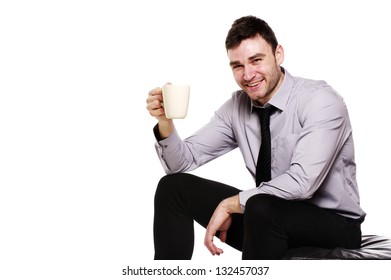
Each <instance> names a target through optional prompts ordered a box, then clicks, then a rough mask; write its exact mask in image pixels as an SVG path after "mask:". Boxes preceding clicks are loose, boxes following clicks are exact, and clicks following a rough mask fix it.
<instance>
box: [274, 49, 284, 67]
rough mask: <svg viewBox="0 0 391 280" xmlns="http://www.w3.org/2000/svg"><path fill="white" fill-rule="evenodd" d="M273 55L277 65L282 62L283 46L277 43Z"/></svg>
mask: <svg viewBox="0 0 391 280" xmlns="http://www.w3.org/2000/svg"><path fill="white" fill-rule="evenodd" d="M275 57H276V62H277V64H278V65H281V64H282V63H283V62H284V48H283V47H282V46H281V45H277V48H276V54H275Z"/></svg>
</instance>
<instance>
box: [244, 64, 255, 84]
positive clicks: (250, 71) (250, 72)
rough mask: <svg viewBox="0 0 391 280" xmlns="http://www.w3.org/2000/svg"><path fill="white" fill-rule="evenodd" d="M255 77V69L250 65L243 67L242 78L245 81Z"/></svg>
mask: <svg viewBox="0 0 391 280" xmlns="http://www.w3.org/2000/svg"><path fill="white" fill-rule="evenodd" d="M254 77H255V69H254V68H253V67H251V66H249V65H248V66H246V67H244V72H243V79H244V80H246V81H251V80H252V79H253V78H254Z"/></svg>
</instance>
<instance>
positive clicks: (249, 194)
mask: <svg viewBox="0 0 391 280" xmlns="http://www.w3.org/2000/svg"><path fill="white" fill-rule="evenodd" d="M259 193H260V189H259V187H258V188H253V189H249V190H245V191H242V192H240V193H239V201H240V207H241V208H242V210H243V212H244V210H245V209H246V203H247V200H248V199H249V198H250V197H252V196H254V195H256V194H259Z"/></svg>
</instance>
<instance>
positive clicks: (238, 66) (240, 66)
mask: <svg viewBox="0 0 391 280" xmlns="http://www.w3.org/2000/svg"><path fill="white" fill-rule="evenodd" d="M242 67H243V66H242V65H240V64H236V65H232V70H236V71H237V70H240V69H241V68H242Z"/></svg>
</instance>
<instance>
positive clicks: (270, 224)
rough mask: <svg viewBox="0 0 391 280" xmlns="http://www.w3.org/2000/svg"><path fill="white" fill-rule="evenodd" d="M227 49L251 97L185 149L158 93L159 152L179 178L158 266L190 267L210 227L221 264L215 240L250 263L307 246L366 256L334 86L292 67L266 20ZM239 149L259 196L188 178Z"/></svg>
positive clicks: (165, 195)
mask: <svg viewBox="0 0 391 280" xmlns="http://www.w3.org/2000/svg"><path fill="white" fill-rule="evenodd" d="M226 49H227V54H228V58H229V64H230V66H231V68H232V72H233V75H234V78H235V81H236V82H237V84H238V85H239V87H240V88H241V89H242V90H239V91H237V92H235V93H234V94H233V95H232V97H231V98H230V99H229V100H228V101H226V102H225V103H224V104H223V105H222V106H221V107H220V108H219V109H218V110H217V111H216V113H215V116H214V117H213V118H212V119H211V121H210V122H209V123H208V124H206V125H205V126H204V127H203V128H201V129H200V130H198V131H197V132H196V133H194V134H193V135H192V136H191V137H189V138H187V139H185V140H181V139H180V138H179V136H178V134H177V132H176V130H175V127H174V123H173V121H172V120H170V119H167V118H166V117H165V115H164V108H163V106H162V103H161V102H162V95H161V89H160V88H156V89H154V90H151V91H150V92H149V96H148V98H147V109H148V110H149V113H150V114H151V115H152V116H154V117H156V118H157V120H158V124H157V126H155V128H154V133H155V137H156V139H157V143H156V149H157V152H158V155H159V158H160V160H161V162H162V165H163V167H164V169H165V171H166V172H167V173H168V174H170V175H167V176H165V177H163V178H162V179H161V180H160V182H159V185H158V188H157V190H156V195H155V217H154V243H155V259H190V258H191V256H192V252H193V246H194V229H193V221H194V220H195V221H196V222H198V223H199V224H201V225H202V226H204V227H206V234H205V240H204V243H205V246H206V247H207V248H208V250H209V251H210V252H211V253H212V254H213V255H219V254H221V253H223V250H222V249H220V248H218V247H217V246H215V244H214V243H213V237H214V236H218V237H219V238H220V240H221V241H223V242H226V243H227V244H229V245H231V246H233V247H234V248H236V249H238V250H241V251H242V258H243V259H281V258H282V257H283V256H284V254H285V252H286V251H287V250H288V249H289V248H294V247H303V246H314V247H326V248H332V247H346V248H358V247H360V244H361V229H360V226H361V223H362V221H363V220H364V217H365V212H364V211H363V210H362V209H361V207H360V205H359V193H358V188H357V182H356V177H355V173H356V166H355V160H354V146H353V138H352V128H351V124H350V120H349V116H348V112H347V109H346V106H345V104H344V102H343V100H342V98H341V97H340V96H339V95H338V93H337V92H335V91H334V90H333V89H332V88H331V87H330V86H329V85H328V84H326V83H325V82H323V81H313V80H308V79H303V78H297V77H293V76H291V75H290V74H289V73H288V71H287V70H285V69H284V68H282V67H281V64H282V63H283V61H284V50H283V48H282V46H281V45H279V44H278V42H277V39H276V37H275V35H274V32H273V31H272V29H271V28H270V27H269V26H268V24H267V23H266V22H264V21H263V20H261V19H258V18H256V17H253V16H247V17H243V18H240V19H238V20H236V21H235V22H234V23H233V25H232V27H231V29H230V31H229V32H228V35H227V38H226ZM265 112H266V113H265ZM269 126H270V128H269ZM237 147H239V149H240V151H241V153H242V155H243V158H244V161H245V164H246V167H247V169H248V170H249V171H250V173H251V174H252V175H253V177H254V178H257V183H256V188H254V189H249V190H246V191H241V190H239V189H237V188H234V187H231V186H227V185H225V184H222V183H219V182H214V181H210V180H207V179H203V178H199V177H197V176H194V175H190V174H186V173H184V172H186V171H190V170H193V169H195V168H197V167H199V166H201V165H203V164H205V163H207V162H209V161H210V160H212V159H214V158H216V157H218V156H221V155H223V154H225V153H227V152H229V151H231V150H232V149H234V148H237ZM258 156H259V158H258Z"/></svg>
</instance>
